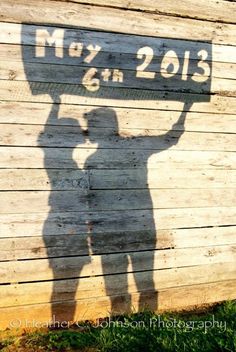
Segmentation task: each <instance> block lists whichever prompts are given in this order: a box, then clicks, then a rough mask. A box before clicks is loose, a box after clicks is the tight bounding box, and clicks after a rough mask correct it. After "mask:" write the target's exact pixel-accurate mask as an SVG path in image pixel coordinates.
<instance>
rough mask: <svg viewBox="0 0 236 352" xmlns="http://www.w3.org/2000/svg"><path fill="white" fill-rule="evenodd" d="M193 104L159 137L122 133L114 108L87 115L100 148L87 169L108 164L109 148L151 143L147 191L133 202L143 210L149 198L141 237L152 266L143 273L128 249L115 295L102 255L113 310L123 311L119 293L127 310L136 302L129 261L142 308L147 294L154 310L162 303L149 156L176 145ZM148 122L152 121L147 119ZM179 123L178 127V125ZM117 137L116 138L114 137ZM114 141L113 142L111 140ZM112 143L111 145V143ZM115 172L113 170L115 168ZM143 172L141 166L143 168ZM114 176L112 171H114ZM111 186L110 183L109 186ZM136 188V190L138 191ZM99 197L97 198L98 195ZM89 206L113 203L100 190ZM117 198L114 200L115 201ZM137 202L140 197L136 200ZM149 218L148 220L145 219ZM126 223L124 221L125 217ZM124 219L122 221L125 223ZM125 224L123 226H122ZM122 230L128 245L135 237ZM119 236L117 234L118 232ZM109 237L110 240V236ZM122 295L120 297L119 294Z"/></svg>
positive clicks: (91, 136)
mask: <svg viewBox="0 0 236 352" xmlns="http://www.w3.org/2000/svg"><path fill="white" fill-rule="evenodd" d="M190 106H191V104H190V103H185V104H184V108H183V112H182V113H181V115H180V117H179V119H178V121H177V122H176V123H175V124H174V125H173V126H172V128H171V129H170V130H169V131H168V132H166V133H165V134H162V135H159V136H138V137H123V136H121V135H119V128H118V121H117V116H116V112H115V111H114V110H113V109H111V108H98V109H94V110H92V111H91V112H90V113H88V114H85V118H86V119H87V123H88V136H89V140H90V142H92V143H96V144H97V145H98V146H97V150H96V152H95V153H94V154H92V155H91V156H90V157H88V158H87V161H86V164H85V168H86V169H89V168H91V166H92V165H96V162H98V161H99V160H103V162H104V163H105V164H107V163H108V162H109V161H108V160H107V161H106V160H105V158H106V157H108V158H110V156H109V153H107V148H108V149H112V152H113V155H114V153H118V154H120V152H121V149H120V148H119V147H117V145H118V146H121V145H122V148H126V146H127V148H132V144H133V145H137V143H138V144H139V145H140V146H141V149H142V148H143V146H147V145H149V146H151V149H150V148H149V149H148V148H147V149H146V148H145V147H144V148H145V153H144V154H145V157H146V158H145V161H144V167H143V169H142V171H141V174H140V173H139V175H138V178H139V180H140V179H141V185H143V190H144V193H142V199H139V200H138V204H132V206H133V209H142V204H141V203H142V200H144V199H145V207H146V209H147V211H148V212H149V214H148V213H146V216H147V218H148V219H151V220H150V222H149V226H148V229H147V230H146V232H144V233H143V238H140V240H141V241H142V240H143V241H145V238H144V236H148V248H147V249H146V250H145V253H144V254H145V267H146V268H147V267H148V270H146V271H145V274H144V275H140V262H139V261H140V258H138V257H137V255H136V253H135V252H128V253H123V256H122V261H121V262H119V263H117V265H118V266H119V272H120V273H123V275H120V277H119V287H116V291H117V292H116V295H115V294H114V292H115V290H114V281H113V275H110V274H111V268H110V266H109V265H108V262H107V258H106V256H102V269H103V275H104V280H105V288H106V294H107V296H109V297H110V301H111V313H113V314H115V313H120V312H121V310H122V309H123V308H122V309H121V299H120V297H119V296H122V295H123V296H124V297H125V310H126V312H130V311H131V310H132V302H131V295H130V294H129V290H128V289H129V287H128V265H129V262H131V264H132V271H133V275H134V279H135V283H136V286H137V290H138V292H139V302H138V309H139V310H142V309H143V308H145V307H147V299H146V298H147V294H148V293H150V294H151V299H149V300H148V308H150V309H152V310H156V308H157V303H158V297H157V291H156V287H155V282H154V279H153V270H154V269H155V267H154V256H155V249H156V241H157V238H156V233H157V229H156V228H155V221H154V216H153V203H152V198H151V194H150V190H149V188H148V186H147V185H148V159H149V158H150V157H151V156H152V155H153V154H155V153H159V152H161V151H163V150H166V149H169V148H171V147H172V146H174V145H176V144H177V143H178V141H179V139H180V137H181V135H182V134H183V132H184V122H185V118H186V114H187V111H188V110H189V108H190ZM147 124H148V121H147ZM94 125H95V126H100V127H101V128H100V131H101V132H100V135H99V132H98V131H97V130H98V129H97V130H96V132H94V131H95V130H94V129H93V128H92V126H94ZM105 126H109V127H111V129H112V132H111V129H109V130H110V132H108V135H107V136H106V132H104V130H105V128H102V127H105ZM177 126H178V129H176V127H177ZM180 126H181V128H182V130H179V127H180ZM112 135H113V136H112ZM112 137H113V138H112ZM109 141H110V142H109ZM136 142H137V143H136ZM109 143H110V145H109ZM116 160H119V158H116V157H115V156H114V161H113V166H112V168H113V169H114V168H115V169H120V165H119V164H117V166H115V167H114V162H115V161H116ZM111 171H112V170H111ZM107 172H108V170H106V173H107ZM139 172H140V169H139ZM111 177H112V173H111ZM116 181H117V190H119V180H114V179H113V183H115V182H116ZM107 188H109V186H108V187H107ZM113 189H116V187H113ZM135 191H136V190H134V192H135ZM94 196H95V198H94ZM89 199H90V200H89V208H92V207H93V206H94V204H95V203H96V204H98V203H99V208H100V209H108V210H109V207H110V206H111V205H110V204H106V203H105V202H106V198H105V197H104V198H103V197H100V198H99V199H96V193H94V194H93V197H90V198H89ZM115 201H116V200H115V199H114V202H115ZM127 202H129V199H127ZM136 202H137V200H136ZM143 220H145V219H143ZM121 222H122V220H121ZM121 222H120V223H121ZM121 226H122V225H121ZM118 230H119V232H121V231H122V232H124V233H125V232H126V233H127V237H126V239H125V241H126V244H127V243H128V242H129V241H130V240H131V238H130V236H131V234H129V232H128V231H126V229H125V226H124V228H119V229H118ZM114 235H115V234H114ZM90 236H91V244H92V251H93V252H96V251H97V247H99V244H98V243H97V241H98V240H97V239H96V234H94V235H93V233H92V232H91V234H90ZM108 240H109V239H108ZM144 281H145V287H144ZM118 295H119V296H118Z"/></svg>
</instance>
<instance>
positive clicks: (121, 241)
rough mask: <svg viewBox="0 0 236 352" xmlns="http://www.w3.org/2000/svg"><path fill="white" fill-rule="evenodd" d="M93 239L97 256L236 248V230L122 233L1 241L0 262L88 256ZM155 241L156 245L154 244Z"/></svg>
mask: <svg viewBox="0 0 236 352" xmlns="http://www.w3.org/2000/svg"><path fill="white" fill-rule="evenodd" d="M88 236H93V238H94V239H95V241H93V243H92V251H93V253H94V254H105V253H111V252H112V253H121V252H129V251H130V252H135V251H136V252H137V251H143V250H150V249H155V248H156V249H167V248H172V249H173V248H191V247H199V246H200V247H204V246H213V245H214V246H217V245H226V244H228V245H230V244H231V245H232V244H236V240H235V226H226V227H201V228H188V229H176V230H172V229H169V230H161V229H160V230H159V229H156V231H155V232H154V230H152V231H151V230H150V231H145V230H143V231H131V230H130V231H129V230H128V231H126V232H125V231H123V232H122V231H119V229H117V231H116V232H110V233H109V232H108V230H106V231H104V232H103V233H92V232H91V233H90V235H88V233H78V234H75V235H74V236H70V235H68V234H66V235H62V234H61V235H60V234H59V235H57V236H56V237H55V236H54V235H51V236H45V237H44V238H43V237H42V236H38V237H28V238H27V233H25V234H24V235H22V236H21V237H9V238H7V237H5V238H0V258H1V261H5V260H21V259H39V258H47V257H50V258H51V257H66V256H78V255H86V254H87V252H88V248H87V238H88ZM153 237H154V238H156V244H153V240H152V239H153Z"/></svg>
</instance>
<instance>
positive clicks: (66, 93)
mask: <svg viewBox="0 0 236 352" xmlns="http://www.w3.org/2000/svg"><path fill="white" fill-rule="evenodd" d="M31 87H32V88H33V89H34V91H35V92H36V91H37V92H38V94H37V95H32V92H31V90H30V87H29V84H28V83H26V82H24V81H1V85H0V93H1V99H2V100H5V101H12V102H15V101H21V102H41V103H51V102H52V99H51V97H50V95H51V96H53V97H54V100H55V102H59V99H58V95H60V94H63V95H62V97H61V101H62V103H64V104H75V105H80V104H83V105H101V106H110V107H113V106H116V107H130V108H145V107H146V105H147V100H148V106H149V108H150V109H161V110H162V109H164V110H178V111H180V110H181V109H183V106H184V104H183V102H182V101H185V102H191V103H193V107H192V108H190V111H198V112H216V113H228V114H234V113H235V106H236V99H235V98H234V97H225V96H221V95H213V96H211V98H210V102H209V103H206V102H204V101H203V100H204V99H205V98H207V99H208V96H205V95H202V94H188V93H186V94H184V93H178V92H162V91H152V90H140V89H132V90H128V89H126V88H114V89H113V90H112V97H111V98H110V99H108V98H107V96H106V93H107V92H106V87H104V88H103V90H102V94H101V93H99V94H97V95H96V94H94V96H93V97H85V96H83V93H82V92H81V90H80V89H79V87H78V86H77V85H72V84H64V85H61V84H56V83H50V84H46V83H40V82H32V83H31ZM109 94H110V93H108V96H109ZM124 95H126V96H127V100H122V99H121V97H122V96H123V97H124ZM166 99H167V100H168V101H166Z"/></svg>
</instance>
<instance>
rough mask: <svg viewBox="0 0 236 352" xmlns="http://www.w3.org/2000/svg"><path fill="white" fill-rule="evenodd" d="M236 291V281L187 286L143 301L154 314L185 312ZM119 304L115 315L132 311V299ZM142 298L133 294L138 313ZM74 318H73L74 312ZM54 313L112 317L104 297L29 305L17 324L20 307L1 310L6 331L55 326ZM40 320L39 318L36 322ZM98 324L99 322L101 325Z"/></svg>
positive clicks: (81, 317)
mask: <svg viewBox="0 0 236 352" xmlns="http://www.w3.org/2000/svg"><path fill="white" fill-rule="evenodd" d="M235 290H236V280H225V281H222V282H221V283H220V285H219V282H214V283H207V284H200V285H191V286H183V287H177V288H170V289H163V290H159V291H158V301H157V302H156V294H155V293H153V292H146V293H144V294H143V301H144V302H145V303H146V306H147V307H150V309H151V310H155V311H157V307H158V311H159V312H161V311H163V310H165V311H166V310H171V311H173V310H182V309H187V308H190V307H193V306H200V305H205V304H208V303H215V302H220V301H223V300H228V299H234V298H235ZM112 298H113V299H114V300H116V302H117V310H116V311H114V312H113V313H114V314H115V313H116V314H119V313H120V314H122V313H124V312H126V311H129V308H130V307H129V305H130V304H129V303H128V302H130V297H127V296H113V297H112ZM138 302H139V294H137V293H136V294H132V308H133V310H134V311H136V310H137V309H138ZM74 307H75V312H74V314H73V315H74V317H71V315H72V311H74ZM52 309H53V311H54V312H55V313H56V321H68V322H69V321H71V320H74V321H81V320H86V319H87V320H95V319H98V318H99V317H105V316H110V315H111V304H110V298H109V297H101V298H98V299H96V300H94V299H93V298H92V299H85V300H78V301H76V302H74V301H66V302H57V303H53V304H52V305H51V304H49V303H45V304H35V305H25V306H19V307H17V315H18V317H19V318H18V319H19V320H20V321H19V320H18V319H17V320H16V307H8V308H1V310H0V312H1V321H0V327H1V328H2V329H5V328H7V327H10V328H23V327H26V326H27V327H35V326H37V327H40V326H44V327H45V325H46V326H47V325H50V324H52V317H51V314H52ZM36 317H37V318H36ZM97 323H98V321H97Z"/></svg>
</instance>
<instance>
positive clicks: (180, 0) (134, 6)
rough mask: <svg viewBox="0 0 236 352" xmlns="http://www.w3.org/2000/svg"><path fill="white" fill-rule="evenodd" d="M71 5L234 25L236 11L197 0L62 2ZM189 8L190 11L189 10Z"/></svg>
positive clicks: (224, 4) (221, 1)
mask: <svg viewBox="0 0 236 352" xmlns="http://www.w3.org/2000/svg"><path fill="white" fill-rule="evenodd" d="M62 1H63V0H62ZM64 1H67V2H71V3H79V4H89V5H95V6H103V7H104V6H107V7H117V8H121V9H123V10H127V9H129V10H138V11H140V10H141V11H144V12H151V13H157V14H163V15H170V16H177V17H187V18H194V19H204V20H207V21H217V22H226V23H236V20H235V16H234V15H233V14H234V12H235V10H236V5H235V3H234V2H233V1H232V2H229V1H224V0H219V1H218V0H208V1H207V2H205V1H204V0H199V1H198V2H197V3H196V2H195V1H194V0H192V1H189V0H177V1H175V2H173V1H172V0H159V1H158V2H157V1H149V2H147V1H145V0H135V1H129V0H125V1H124V0H113V1H112V4H111V2H110V1H109V0H64ZM190 8H191V11H189V9H190Z"/></svg>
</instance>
